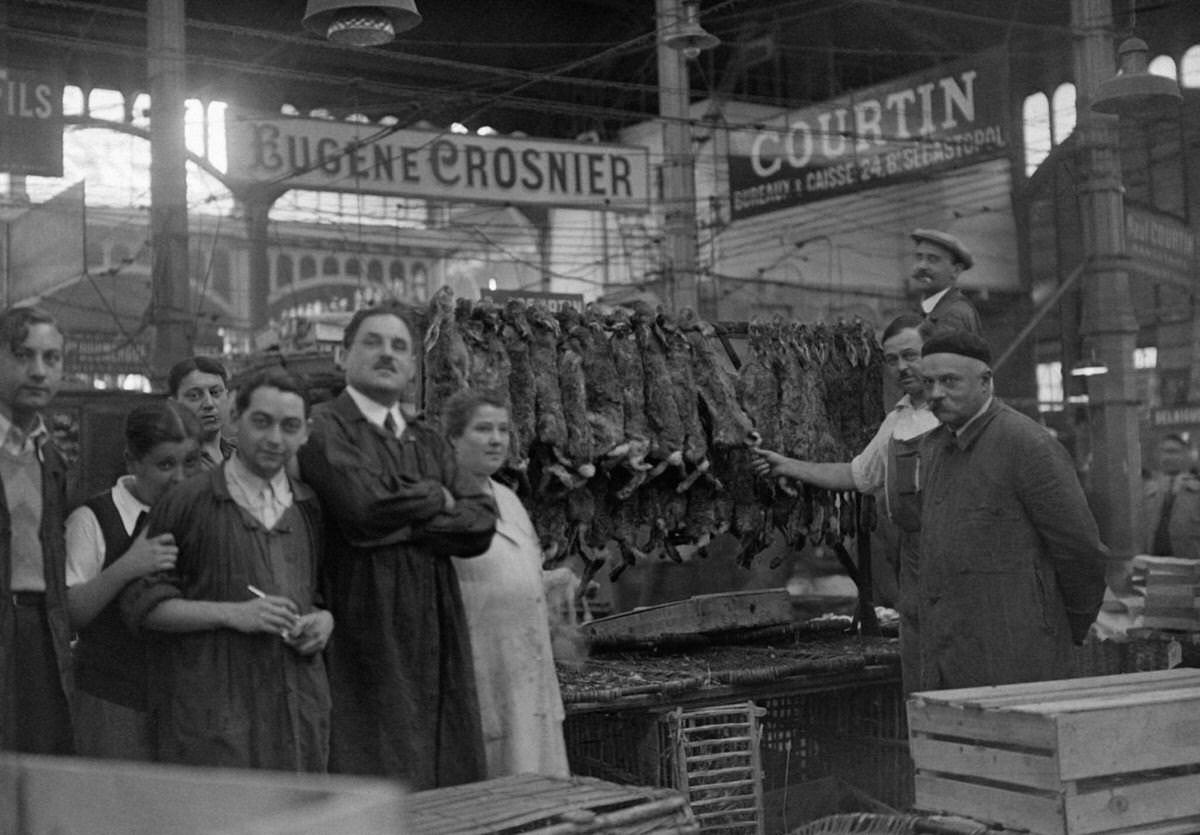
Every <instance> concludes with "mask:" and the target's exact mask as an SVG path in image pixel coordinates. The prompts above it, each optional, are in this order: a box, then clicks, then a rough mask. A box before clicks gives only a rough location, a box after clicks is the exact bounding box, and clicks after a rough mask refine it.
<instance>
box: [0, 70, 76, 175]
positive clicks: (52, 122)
mask: <svg viewBox="0 0 1200 835" xmlns="http://www.w3.org/2000/svg"><path fill="white" fill-rule="evenodd" d="M62 97H63V74H62V72H61V71H60V70H52V69H48V68H41V69H28V68H21V67H9V66H4V65H0V171H6V172H8V173H9V174H28V175H33V176H37V177H61V176H62V175H63V152H62V129H63V118H62Z"/></svg>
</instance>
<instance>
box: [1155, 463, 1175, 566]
mask: <svg viewBox="0 0 1200 835" xmlns="http://www.w3.org/2000/svg"><path fill="white" fill-rule="evenodd" d="M1174 507H1175V478H1174V477H1173V476H1172V477H1171V479H1170V480H1169V481H1168V482H1167V494H1166V495H1165V496H1163V503H1162V513H1160V514H1159V516H1158V527H1157V528H1155V529H1154V554H1155V555H1156V556H1159V557H1169V556H1172V554H1171V510H1172V509H1173V508H1174Z"/></svg>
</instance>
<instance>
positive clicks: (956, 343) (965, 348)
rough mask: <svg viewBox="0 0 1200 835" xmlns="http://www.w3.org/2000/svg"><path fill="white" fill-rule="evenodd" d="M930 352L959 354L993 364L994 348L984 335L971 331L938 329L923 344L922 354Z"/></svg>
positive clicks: (925, 354)
mask: <svg viewBox="0 0 1200 835" xmlns="http://www.w3.org/2000/svg"><path fill="white" fill-rule="evenodd" d="M930 354H958V355H959V356H963V357H971V358H972V359H977V360H979V361H980V362H982V363H983V364H984V365H987V366H990V365H991V364H992V349H991V348H989V347H988V344H987V342H985V341H984V339H983V337H982V336H978V335H976V334H973V333H971V332H970V331H960V330H944V331H937V332H935V333H934V335H933V336H931V337H929V339H927V340H925V344H924V345H922V346H921V356H923V357H927V356H929V355H930Z"/></svg>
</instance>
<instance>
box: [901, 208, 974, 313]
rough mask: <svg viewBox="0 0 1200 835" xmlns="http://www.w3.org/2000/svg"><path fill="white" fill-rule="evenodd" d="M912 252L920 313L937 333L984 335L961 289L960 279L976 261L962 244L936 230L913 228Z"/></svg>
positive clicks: (947, 234) (945, 233)
mask: <svg viewBox="0 0 1200 835" xmlns="http://www.w3.org/2000/svg"><path fill="white" fill-rule="evenodd" d="M909 237H911V238H912V239H913V243H914V244H915V245H916V249H915V250H914V253H913V271H912V277H913V280H914V281H916V282H917V283H918V284H920V285H921V292H922V295H923V298H922V299H921V311H922V312H923V313H924V314H925V319H926V321H928V322H929V324H930V327H931V328H932V329H933V330H934V331H935V332H936V331H940V330H963V331H969V332H971V333H976V334H977V333H982V332H983V328H982V326H981V325H980V323H979V313H978V311H976V310H975V306H974V305H972V304H971V302H970V301H969V300H968V299H967V297H966V296H965V295H964V294H963V291H962V290H960V289H958V287H957V285H956V282H957V281H958V276H959V275H960V274H961V273H962V272H963V271H964V270H969V269H971V266H972V265H973V264H974V263H975V259H974V258H972V257H971V253H970V251H969V250H968V249H967V248H966V247H965V246H963V243H962V241H960V240H959V239H958V238H956V237H954V236H953V235H951V234H950V233H948V232H941V231H938V230H937V229H914V230H913V232H912V234H911V235H910V236H909Z"/></svg>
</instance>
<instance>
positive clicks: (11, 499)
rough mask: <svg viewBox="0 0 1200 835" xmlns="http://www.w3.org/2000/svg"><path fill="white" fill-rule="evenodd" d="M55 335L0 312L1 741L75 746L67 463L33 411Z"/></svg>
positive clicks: (51, 385) (29, 748)
mask: <svg viewBox="0 0 1200 835" xmlns="http://www.w3.org/2000/svg"><path fill="white" fill-rule="evenodd" d="M62 364H63V335H62V332H61V331H59V329H58V325H57V324H56V323H55V321H54V319H53V317H51V316H50V314H48V313H46V312H45V311H43V310H39V309H38V308H35V307H13V308H9V309H8V310H6V311H4V312H3V313H0V481H3V491H0V531H3V534H4V535H3V536H2V537H0V750H10V751H19V752H22V753H27V754H70V753H72V750H73V744H72V738H73V735H72V732H71V714H70V708H69V694H70V692H71V658H70V640H71V628H70V622H69V619H68V617H67V610H66V598H67V584H66V553H67V549H66V542H65V534H64V528H63V516H64V513H65V505H66V494H67V487H66V469H67V467H66V462H65V461H64V459H63V457H62V455H61V454H59V452H58V450H57V448H56V447H55V446H54V444H53V443H49V442H48V441H49V433H48V431H47V428H46V424H45V422H44V421H43V420H42V415H41V410H42V409H44V408H45V407H46V406H47V404H49V402H50V399H51V398H52V397H54V395H55V394H56V393H57V392H58V387H59V385H60V384H61V382H62V374H63V367H62Z"/></svg>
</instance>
